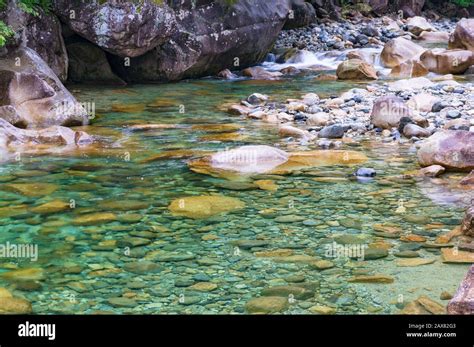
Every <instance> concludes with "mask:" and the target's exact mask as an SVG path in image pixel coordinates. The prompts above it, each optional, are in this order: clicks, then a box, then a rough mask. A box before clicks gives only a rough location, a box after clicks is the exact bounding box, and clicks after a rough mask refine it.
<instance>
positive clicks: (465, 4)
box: [451, 0, 474, 7]
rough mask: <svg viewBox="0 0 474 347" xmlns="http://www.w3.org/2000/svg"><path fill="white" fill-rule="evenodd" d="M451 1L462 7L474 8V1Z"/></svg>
mask: <svg viewBox="0 0 474 347" xmlns="http://www.w3.org/2000/svg"><path fill="white" fill-rule="evenodd" d="M451 1H452V2H453V3H455V4H456V5H458V6H461V7H469V6H474V0H451Z"/></svg>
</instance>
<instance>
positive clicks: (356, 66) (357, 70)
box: [336, 59, 377, 80]
mask: <svg viewBox="0 0 474 347" xmlns="http://www.w3.org/2000/svg"><path fill="white" fill-rule="evenodd" d="M336 75H337V77H338V78H339V79H341V80H376V79H377V72H376V71H375V69H374V67H373V66H372V65H370V64H368V63H366V62H365V61H363V60H360V59H349V60H346V61H343V62H342V63H340V64H339V66H338V67H337V70H336Z"/></svg>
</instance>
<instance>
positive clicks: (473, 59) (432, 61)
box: [420, 49, 474, 75]
mask: <svg viewBox="0 0 474 347" xmlns="http://www.w3.org/2000/svg"><path fill="white" fill-rule="evenodd" d="M420 61H421V63H422V64H423V65H424V66H425V67H426V68H427V69H428V70H429V71H430V72H434V73H437V74H441V75H447V74H463V73H464V72H465V71H466V70H467V69H468V68H469V67H470V66H471V65H473V64H474V52H472V51H468V50H460V49H455V50H440V49H433V50H428V51H426V52H424V53H423V54H421V56H420Z"/></svg>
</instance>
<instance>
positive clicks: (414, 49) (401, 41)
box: [380, 37, 425, 68]
mask: <svg viewBox="0 0 474 347" xmlns="http://www.w3.org/2000/svg"><path fill="white" fill-rule="evenodd" d="M424 51H425V49H424V48H423V47H421V46H419V45H417V44H416V43H413V42H412V41H410V40H407V39H405V38H403V37H397V38H396V39H393V40H390V41H388V42H387V43H386V44H385V46H384V48H383V50H382V53H381V55H380V58H381V60H382V64H383V65H384V66H385V67H391V68H393V67H395V66H397V65H400V64H401V63H403V62H405V61H407V60H409V59H413V58H415V57H416V56H419V55H420V54H421V53H423V52H424Z"/></svg>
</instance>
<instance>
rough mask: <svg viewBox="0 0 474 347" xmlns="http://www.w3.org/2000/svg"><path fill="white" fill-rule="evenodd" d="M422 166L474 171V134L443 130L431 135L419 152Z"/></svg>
mask: <svg viewBox="0 0 474 347" xmlns="http://www.w3.org/2000/svg"><path fill="white" fill-rule="evenodd" d="M418 162H419V163H420V165H421V166H430V165H441V166H443V167H445V168H446V169H451V170H457V171H471V170H474V133H473V132H470V131H465V130H443V131H438V132H437V133H435V134H433V135H431V136H430V137H429V138H427V139H426V140H425V141H424V142H423V143H422V144H421V146H420V149H419V150H418Z"/></svg>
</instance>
